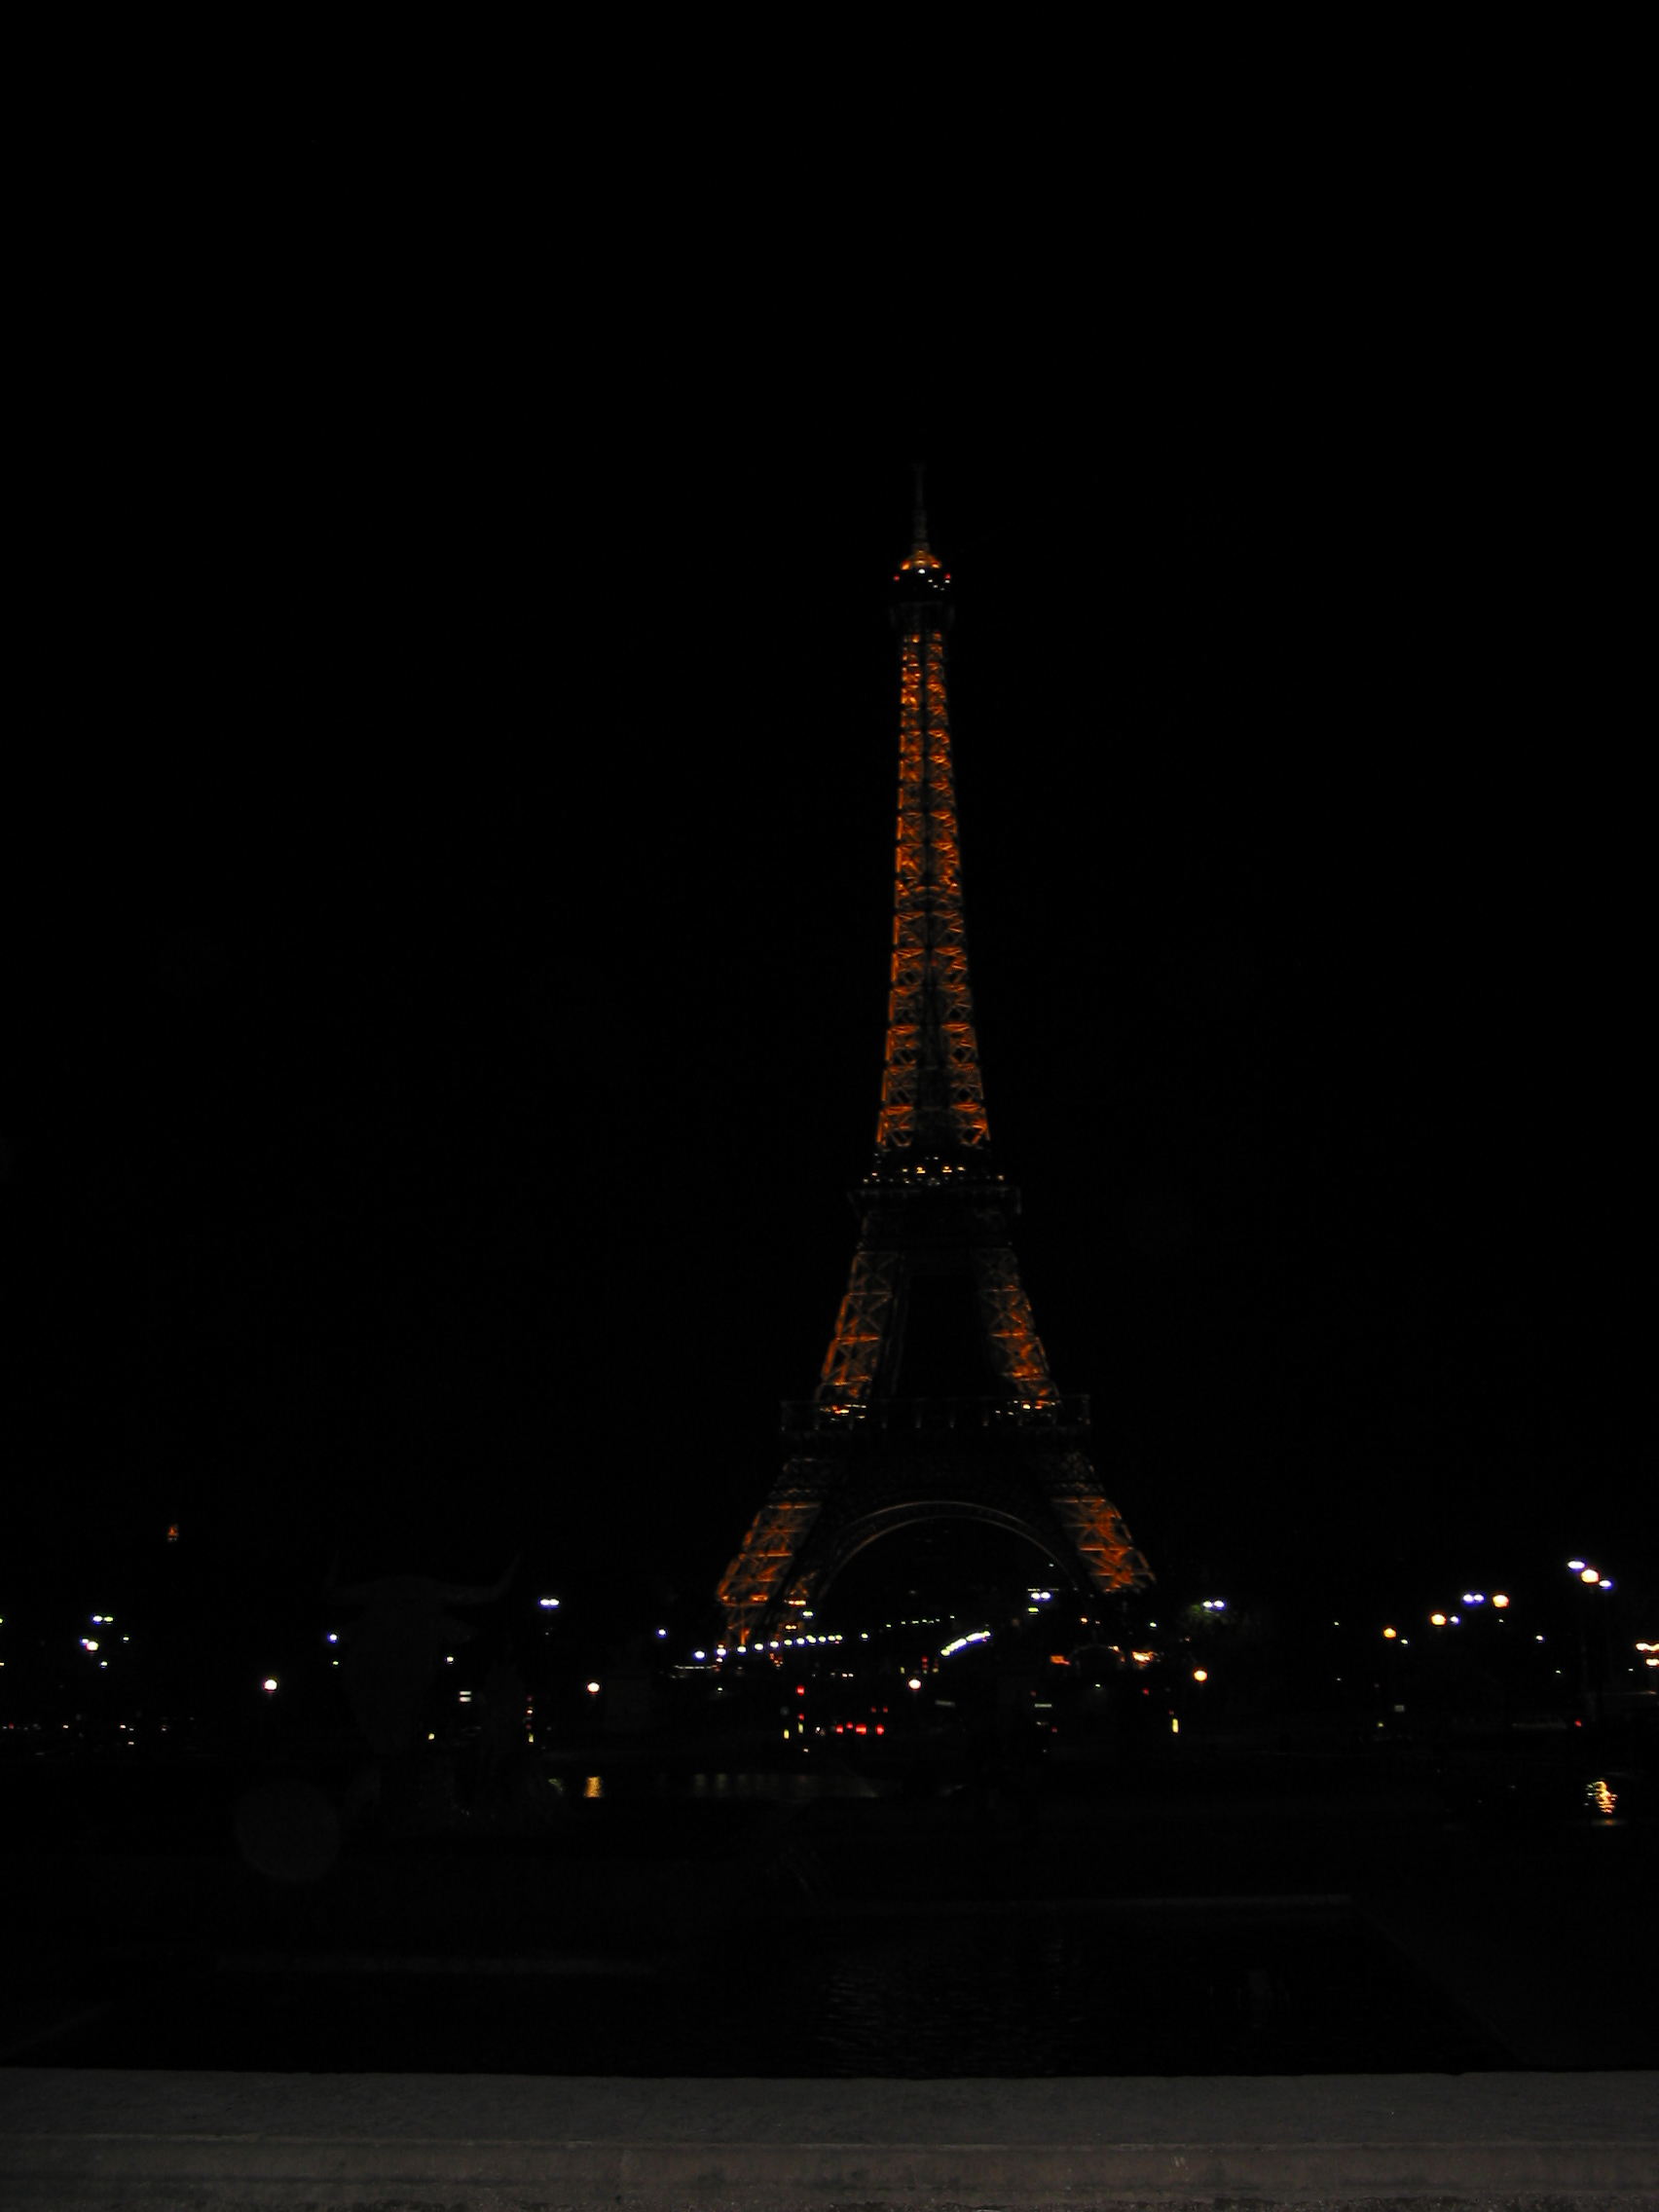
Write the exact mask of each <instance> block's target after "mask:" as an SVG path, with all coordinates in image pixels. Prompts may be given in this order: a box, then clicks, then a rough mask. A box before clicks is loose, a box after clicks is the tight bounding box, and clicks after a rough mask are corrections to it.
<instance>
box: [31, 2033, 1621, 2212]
mask: <svg viewBox="0 0 1659 2212" xmlns="http://www.w3.org/2000/svg"><path fill="white" fill-rule="evenodd" d="M1240 2198H1245V2199H1251V2200H1254V2202H1255V2203H1256V2204H1258V2205H1268V2204H1286V2205H1289V2204H1297V2205H1302V2206H1314V2205H1325V2206H1336V2205H1345V2206H1346V2205H1358V2204H1362V2203H1363V2204H1370V2205H1376V2204H1378V2203H1379V2202H1380V2201H1388V2202H1391V2203H1395V2204H1412V2203H1415V2204H1419V2205H1420V2204H1422V2203H1424V2201H1425V2200H1433V2201H1437V2202H1439V2203H1441V2204H1445V2203H1446V2202H1447V2201H1448V2200H1453V2201H1456V2202H1457V2203H1458V2204H1459V2205H1462V2206H1468V2207H1470V2208H1471V2212H1472V2208H1473V2207H1475V2206H1482V2205H1492V2206H1494V2207H1495V2206H1496V2205H1498V2204H1502V2205H1504V2206H1505V2207H1506V2208H1508V2212H1515V2208H1517V2207H1520V2206H1526V2205H1534V2206H1538V2207H1543V2206H1544V2205H1546V2204H1547V2205H1548V2206H1549V2207H1550V2208H1551V2212H1564V2207H1566V2206H1567V2205H1573V2204H1577V2205H1583V2206H1585V2207H1588V2206H1591V2205H1593V2204H1600V2205H1610V2204H1617V2205H1618V2206H1619V2207H1620V2212H1636V2208H1638V2207H1641V2208H1642V2212H1659V2073H1656V2072H1634V2071H1633V2072H1624V2073H1502V2074H1495V2073H1494V2074H1464V2075H1394V2076H1388V2075H1346V2076H1342V2075H1338V2076H1320V2077H1312V2076H1306V2077H1301V2078H1285V2077H1277V2076H1262V2077H1253V2078H1244V2077H1232V2078H1222V2079H1215V2078H1209V2079H1206V2078H1199V2077H1186V2078H1176V2079H1153V2078H1145V2079H1131V2078H1114V2079H1068V2080H1049V2079H1045V2080H1004V2079H998V2080H985V2081H962V2080H957V2081H917V2082H900V2081H688V2080H682V2081H667V2080H618V2079H602V2078H593V2079H587V2078H575V2077H569V2076H561V2077H531V2076H502V2075H489V2076H486V2075H461V2074H449V2075H433V2074H426V2075H386V2074H381V2075H375V2074H358V2075H345V2074H232V2073H164V2072H159V2071H158V2072H146V2071H135V2070H134V2071H122V2072H113V2071H112V2072H100V2071H96V2070H92V2069H68V2068H43V2067H13V2068H7V2069H0V2202H4V2203H5V2204H7V2205H8V2206H10V2205H18V2206H22V2205H28V2206H30V2207H34V2208H40V2207H46V2206H61V2207H63V2208H65V2212H68V2208H69V2207H76V2208H80V2212H92V2208H93V2207H97V2208H99V2212H113V2208H114V2207H116V2206H118V2205H119V2206H136V2205H144V2206H147V2207H149V2208H151V2212H161V2208H165V2207H171V2206H178V2207H183V2206H185V2205H189V2206H190V2207H192V2208H193V2212H217V2208H220V2207H223V2208H225V2212H231V2208H233V2207H238V2208H240V2207H252V2206H254V2205H260V2206H277V2205H283V2206H298V2205H302V2204H303V2205H307V2206H310V2207H313V2212H333V2208H336V2207H339V2208H344V2207H347V2206H355V2207H362V2206H365V2205H370V2204H372V2205H375V2206H378V2207H382V2208H386V2207H389V2206H391V2205H399V2206H402V2205H408V2206H427V2205H432V2206H436V2205H445V2206H448V2207H451V2208H452V2212H458V2208H461V2207H465V2208H467V2212H498V2208H499V2212H506V2208H508V2207H513V2208H528V2207H532V2206H535V2207H537V2208H538V2212H553V2208H554V2207H559V2206H563V2207H570V2208H571V2212H577V2208H580V2212H587V2208H589V2207H598V2206H600V2205H605V2206H608V2207H616V2206H622V2207H628V2208H631V2212H671V2208H672V2212H689V2208H690V2207H693V2206H696V2207H700V2208H702V2212H717V2208H727V2207H729V2208H732V2212H735V2208H737V2207H744V2208H745V2212H830V2208H831V2207H833V2208H835V2212H853V2208H855V2207H856V2208H857V2212H881V2208H885V2207H899V2206H905V2207H920V2206H929V2207H938V2208H944V2207H962V2208H966V2207H968V2206H977V2207H986V2208H990V2207H1009V2208H1013V2207H1015V2206H1018V2207H1021V2208H1025V2207H1033V2208H1034V2207H1037V2206H1060V2205H1064V2206H1067V2207H1069V2208H1070V2212H1088V2208H1089V2207H1102V2206H1106V2205H1112V2206H1123V2205H1128V2204H1131V2203H1140V2204H1159V2205H1168V2206H1172V2205H1198V2204H1213V2203H1215V2202H1216V2201H1217V2200H1221V2199H1231V2200H1237V2199H1240Z"/></svg>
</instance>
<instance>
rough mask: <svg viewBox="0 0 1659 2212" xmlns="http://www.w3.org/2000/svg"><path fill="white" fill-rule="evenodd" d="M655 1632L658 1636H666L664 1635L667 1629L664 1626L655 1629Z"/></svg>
mask: <svg viewBox="0 0 1659 2212" xmlns="http://www.w3.org/2000/svg"><path fill="white" fill-rule="evenodd" d="M657 1634H658V1636H666V1635H667V1634H668V1631H667V1629H665V1628H659V1629H658V1630H657Z"/></svg>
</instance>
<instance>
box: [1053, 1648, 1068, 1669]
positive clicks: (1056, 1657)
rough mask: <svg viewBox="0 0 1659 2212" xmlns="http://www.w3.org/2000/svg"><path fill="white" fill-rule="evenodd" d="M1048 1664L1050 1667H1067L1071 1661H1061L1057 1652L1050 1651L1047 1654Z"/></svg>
mask: <svg viewBox="0 0 1659 2212" xmlns="http://www.w3.org/2000/svg"><path fill="white" fill-rule="evenodd" d="M1049 1664H1050V1666H1051V1667H1069V1666H1070V1665H1071V1661H1070V1660H1069V1659H1062V1658H1061V1657H1060V1655H1059V1653H1058V1652H1057V1651H1051V1652H1050V1654H1049Z"/></svg>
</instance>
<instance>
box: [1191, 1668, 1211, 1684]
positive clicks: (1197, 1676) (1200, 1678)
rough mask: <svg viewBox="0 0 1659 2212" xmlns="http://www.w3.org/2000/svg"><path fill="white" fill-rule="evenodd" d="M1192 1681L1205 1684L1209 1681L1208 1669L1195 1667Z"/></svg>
mask: <svg viewBox="0 0 1659 2212" xmlns="http://www.w3.org/2000/svg"><path fill="white" fill-rule="evenodd" d="M1193 1679H1194V1681H1195V1682H1207V1681H1208V1680H1209V1669H1208V1668H1207V1667H1195V1668H1194V1669H1193Z"/></svg>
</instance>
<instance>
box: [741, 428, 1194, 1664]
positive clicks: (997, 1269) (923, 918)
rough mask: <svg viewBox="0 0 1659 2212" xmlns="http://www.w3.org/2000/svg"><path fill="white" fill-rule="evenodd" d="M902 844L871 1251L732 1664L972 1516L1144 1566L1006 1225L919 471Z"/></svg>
mask: <svg viewBox="0 0 1659 2212" xmlns="http://www.w3.org/2000/svg"><path fill="white" fill-rule="evenodd" d="M894 583H895V595H894V600H895V603H894V625H895V628H896V630H897V631H898V635H899V830H898V851H897V865H896V885H895V893H894V913H893V968H892V984H891V990H890V994H889V998H888V1010H887V1050H886V1056H885V1060H884V1062H883V1069H882V1083H881V1109H880V1113H879V1115H878V1117H877V1121H876V1135H875V1161H874V1164H873V1166H872V1168H871V1171H870V1173H869V1174H868V1175H867V1176H866V1178H865V1180H864V1183H863V1184H862V1185H861V1187H860V1188H859V1189H858V1190H857V1191H856V1192H854V1193H853V1194H852V1197H853V1204H854V1206H855V1208H856V1210H857V1212H858V1214H859V1219H860V1235H859V1242H858V1248H857V1250H856V1251H855V1253H854V1255H853V1266H852V1273H851V1276H850V1278H849V1280H848V1284H847V1291H846V1296H845V1297H844V1298H843V1299H842V1301H841V1309H840V1312H839V1313H838V1315H837V1316H836V1320H835V1328H834V1333H833V1335H832V1336H831V1338H830V1349H829V1351H828V1353H827V1354H826V1356H825V1360H824V1367H823V1372H822V1374H821V1376H820V1379H819V1383H818V1388H817V1390H816V1392H815V1393H814V1395H813V1397H812V1399H811V1400H810V1401H809V1402H808V1403H805V1404H792V1405H786V1407H785V1408H784V1433H785V1436H786V1439H787V1440H788V1443H789V1446H790V1447H791V1448H790V1450H789V1452H788V1455H787V1457H786V1460H785V1464H784V1467H783V1470H782V1473H781V1475H780V1477H779V1479H778V1481H777V1483H776V1484H775V1485H774V1486H773V1490H772V1493H771V1495H770V1496H769V1497H768V1498H767V1500H766V1502H765V1504H764V1505H762V1507H761V1508H760V1511H759V1512H758V1513H757V1514H756V1517H755V1520H754V1523H753V1524H752V1526H751V1527H750V1530H749V1531H748V1533H747V1535H746V1536H745V1537H744V1540H743V1544H742V1547H741V1549H740V1550H739V1552H738V1555H737V1557H736V1558H735V1559H734V1560H733V1561H732V1563H731V1565H730V1567H728V1568H727V1569H726V1572H725V1574H724V1576H723V1578H722V1579H721V1582H720V1586H719V1602H720V1605H721V1608H722V1611H723V1615H724V1634H725V1640H726V1643H727V1645H728V1647H729V1646H731V1645H734V1644H742V1643H747V1642H750V1641H754V1640H755V1639H756V1638H757V1637H768V1636H772V1635H775V1634H776V1633H777V1631H778V1628H779V1626H780V1624H785V1623H791V1622H793V1621H798V1620H799V1619H800V1618H801V1617H802V1615H803V1614H805V1613H807V1612H809V1611H810V1609H811V1605H812V1602H813V1599H814V1597H815V1596H821V1595H822V1594H823V1593H824V1592H825V1591H826V1590H827V1589H828V1588H829V1586H830V1582H831V1581H832V1580H833V1579H834V1576H835V1575H836V1574H837V1573H838V1572H839V1570H840V1568H841V1567H843V1566H844V1565H845V1564H846V1562H847V1561H848V1560H849V1559H850V1558H852V1557H853V1556H854V1554H855V1553H856V1552H857V1551H859V1550H860V1549H862V1548H863V1546H864V1545H865V1544H866V1543H868V1542H871V1541H873V1540H875V1538H876V1537H877V1536H879V1535H881V1534H884V1533H887V1532H889V1531H890V1530H892V1529H895V1528H899V1527H903V1526H904V1525H905V1524H906V1523H907V1522H910V1521H916V1520H923V1519H932V1518H940V1517H945V1516H950V1515H961V1516H964V1517H968V1518H973V1519H977V1520H982V1521H988V1522H991V1523H993V1524H999V1525H1002V1526H1005V1527H1007V1528H1009V1529H1011V1530H1015V1531H1016V1532H1017V1533H1019V1534H1021V1535H1023V1536H1025V1537H1027V1538H1029V1540H1030V1541H1031V1542H1032V1543H1034V1544H1035V1545H1037V1546H1038V1547H1039V1548H1040V1549H1041V1550H1042V1551H1044V1552H1045V1553H1046V1554H1047V1555H1048V1556H1049V1558H1050V1559H1051V1562H1052V1563H1053V1565H1054V1567H1055V1568H1056V1569H1057V1570H1058V1571H1060V1572H1061V1573H1062V1574H1067V1575H1069V1576H1070V1578H1071V1579H1072V1580H1074V1581H1075V1582H1076V1583H1077V1584H1078V1585H1079V1586H1080V1587H1081V1588H1082V1589H1083V1590H1085V1591H1088V1592H1091V1593H1092V1594H1094V1595H1096V1596H1100V1597H1104V1596H1108V1595H1110V1594H1112V1593H1115V1592H1119V1591H1124V1590H1132V1589H1137V1588H1140V1587H1143V1586H1144V1585H1145V1584H1146V1583H1148V1582H1150V1581H1151V1580H1152V1573H1151V1569H1150V1568H1149V1567H1148V1566H1147V1564H1146V1561H1145V1560H1144V1559H1143V1558H1142V1556H1141V1554H1140V1553H1139V1552H1138V1551H1137V1550H1136V1549H1135V1547H1134V1545H1133V1543H1132V1542H1131V1540H1130V1537H1129V1533H1128V1530H1126V1529H1125V1528H1124V1523H1123V1521H1122V1519H1121V1518H1120V1516H1119V1514H1118V1512H1117V1510H1116V1508H1115V1507H1114V1506H1113V1505H1111V1504H1110V1503H1109V1501H1108V1500H1107V1499H1106V1498H1105V1497H1104V1496H1103V1495H1102V1494H1101V1492H1100V1489H1099V1484H1098V1481H1097V1479H1096V1477H1095V1474H1094V1470H1093V1467H1092V1465H1091V1464H1090V1461H1089V1459H1088V1455H1087V1452H1086V1451H1085V1450H1084V1449H1083V1447H1084V1445H1085V1444H1086V1442H1087V1438H1088V1401H1087V1399H1083V1398H1077V1397H1069V1396H1064V1395H1062V1393H1061V1392H1060V1391H1059V1390H1058V1389H1057V1388H1056V1387H1055V1384H1054V1383H1053V1380H1052V1378H1051V1375H1050V1373H1049V1362H1048V1356H1047V1354H1046V1353H1045V1351H1044V1349H1043V1344H1042V1340H1041V1338H1039V1336H1038V1334H1037V1330H1036V1325H1035V1323H1034V1322H1033V1319H1032V1315H1031V1305H1030V1301H1029V1299H1028V1298H1027V1297H1026V1294H1025V1289H1024V1285H1023V1284H1022V1283H1021V1281H1020V1276H1019V1264H1018V1261H1017V1260H1016V1258H1015V1256H1014V1244H1013V1239H1012V1234H1011V1225H1012V1223H1013V1221H1014V1218H1015V1217H1016V1215H1017V1213H1018V1211H1019V1195H1018V1193H1017V1192H1016V1191H1015V1190H1014V1188H1013V1186H1012V1185H1011V1184H1009V1183H1008V1182H1006V1181H1005V1179H1004V1178H1003V1177H1002V1176H1001V1175H999V1174H998V1173H996V1171H995V1170H994V1168H993V1167H992V1165H991V1159H990V1124H989V1122H988V1120H987V1118H986V1113H985V1096H984V1085H983V1081H982V1078H981V1075H980V1068H979V1048H978V1041H977V1037H976V1034H975V1029H974V1004H973V994H972V991H971V989H970V985H969V979H968V943H967V935H966V930H965V926H964V921H963V905H962V863H961V848H960V841H959V837H958V833H957V819H956V787H955V777H954V773H953V768H952V762H951V748H950V716H949V703H948V698H947V694H946V684H945V637H946V633H947V631H948V629H949V625H950V617H951V608H950V601H949V585H950V577H949V575H948V573H947V572H946V571H945V570H944V569H943V567H942V566H941V564H940V561H939V559H938V557H937V556H936V555H935V554H934V553H933V552H932V551H931V549H930V548H929V545H928V531H927V517H926V515H925V513H924V512H923V508H922V501H921V483H920V474H919V472H918V479H917V488H916V514H915V526H914V530H913V532H912V542H911V548H910V553H909V556H908V558H907V559H906V560H904V561H903V562H902V563H901V564H900V567H899V571H898V573H897V575H896V576H895V578H894ZM950 1280H955V1281H957V1282H965V1283H966V1285H967V1286H968V1288H969V1290H970V1292H971V1297H970V1298H969V1300H967V1301H966V1302H963V1301H960V1300H958V1301H957V1303H956V1304H955V1306H954V1307H953V1308H952V1309H951V1311H952V1312H953V1313H954V1314H955V1315H956V1316H957V1322H958V1335H959V1336H961V1337H963V1338H971V1337H974V1336H975V1334H976V1332H975V1329H974V1326H973V1323H972V1322H969V1323H968V1325H967V1326H966V1327H965V1328H964V1327H961V1326H960V1317H961V1315H962V1314H963V1313H964V1312H968V1313H972V1314H974V1315H976V1316H977V1343H972V1344H970V1343H966V1342H964V1343H960V1344H958V1345H957V1346H955V1347H954V1348H955V1351H956V1352H957V1353H958V1354H959V1355H960V1356H959V1358H958V1361H957V1369H956V1375H955V1386H953V1387H952V1388H950V1389H948V1390H945V1391H941V1390H940V1389H939V1388H938V1386H937V1377H938V1374H939V1372H940V1369H939V1363H938V1355H937V1342H938V1337H939V1331H938V1329H937V1327H936V1329H935V1331H934V1338H935V1346H936V1349H935V1373H934V1377H933V1379H931V1380H930V1379H928V1378H925V1377H924V1379H923V1383H924V1386H923V1388H922V1389H921V1391H920V1392H919V1393H918V1392H914V1391H910V1392H906V1391H905V1390H904V1389H903V1388H902V1387H901V1384H902V1383H903V1382H909V1381H911V1380H912V1379H911V1378H910V1377H909V1376H908V1375H907V1374H906V1372H905V1369H906V1361H905V1346H906V1340H907V1338H909V1337H910V1335H911V1333H912V1330H911V1324H912V1319H913V1316H914V1314H915V1311H916V1309H918V1308H919V1307H928V1306H929V1305H930V1303H931V1304H932V1305H933V1306H936V1307H937V1305H938V1300H939V1298H940V1292H941V1287H942V1286H945V1285H947V1284H948V1282H949V1281H950Z"/></svg>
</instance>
